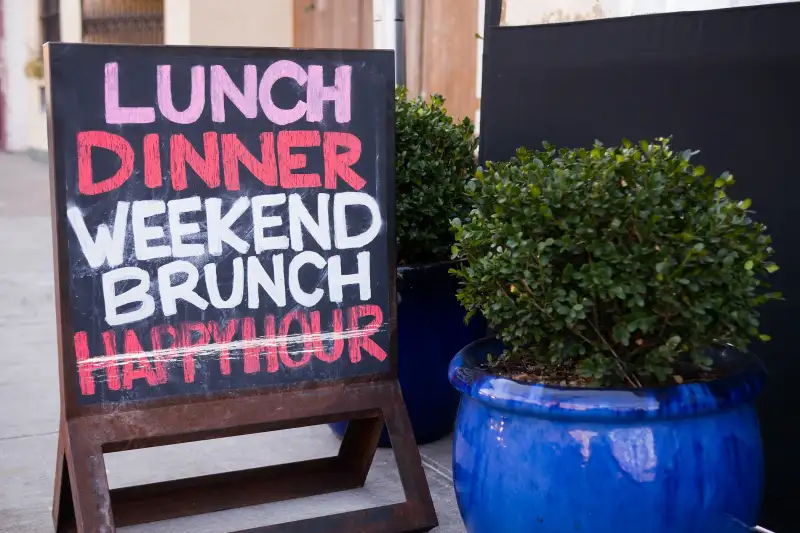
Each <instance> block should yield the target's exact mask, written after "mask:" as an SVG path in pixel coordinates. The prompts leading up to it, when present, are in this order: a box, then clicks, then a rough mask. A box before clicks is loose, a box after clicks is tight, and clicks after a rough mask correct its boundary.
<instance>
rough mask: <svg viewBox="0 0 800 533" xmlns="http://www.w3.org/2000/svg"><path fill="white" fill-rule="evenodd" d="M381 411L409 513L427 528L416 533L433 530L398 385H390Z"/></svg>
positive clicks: (426, 490)
mask: <svg viewBox="0 0 800 533" xmlns="http://www.w3.org/2000/svg"><path fill="white" fill-rule="evenodd" d="M382 409H383V416H384V417H385V419H386V429H387V430H388V432H389V439H390V440H391V442H392V450H394V457H395V461H397V471H398V473H399V474H400V481H401V482H402V484H403V492H404V493H405V495H406V502H407V503H408V505H409V508H410V513H411V514H412V515H415V516H419V517H420V519H421V522H422V523H424V524H426V525H429V526H430V527H427V529H424V528H423V529H420V530H419V531H428V530H430V529H433V528H434V527H436V526H437V525H439V522H438V520H437V518H436V510H435V509H434V507H433V499H432V498H431V491H430V488H429V487H428V480H427V478H426V477H425V470H424V469H423V467H422V458H421V457H420V455H419V448H418V447H417V442H416V440H415V439H414V430H413V429H412V428H411V419H410V418H409V417H408V412H407V411H406V407H405V403H403V395H402V393H401V391H400V385H399V384H398V383H397V382H394V391H393V393H392V394H391V398H390V399H389V401H388V402H387V404H386V405H384V406H383V407H382Z"/></svg>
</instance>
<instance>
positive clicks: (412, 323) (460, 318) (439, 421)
mask: <svg viewBox="0 0 800 533" xmlns="http://www.w3.org/2000/svg"><path fill="white" fill-rule="evenodd" d="M452 266H453V264H452V263H440V264H435V265H429V266H419V267H400V268H398V269H397V274H398V278H397V289H398V298H397V339H398V378H399V381H400V388H401V389H402V391H403V399H404V400H405V403H406V408H407V409H408V415H409V418H410V419H411V426H412V427H413V429H414V436H415V438H416V440H417V444H427V443H429V442H434V441H436V440H439V439H441V438H443V437H445V436H446V435H448V434H449V433H450V432H451V431H453V423H454V421H455V418H456V411H457V409H458V400H459V395H458V392H456V391H455V390H453V388H452V387H451V386H450V384H449V383H448V380H447V368H448V365H449V363H450V359H451V358H452V356H453V354H454V353H455V352H457V351H458V350H460V349H461V348H462V347H463V346H464V345H465V344H468V343H470V342H472V341H474V340H476V339H480V338H481V337H483V336H484V335H486V323H485V321H483V319H481V318H480V317H475V318H473V319H472V320H471V321H470V323H469V324H468V325H465V324H464V315H465V311H464V308H463V307H461V304H459V303H458V300H457V299H456V291H457V290H458V281H457V280H456V279H455V278H454V277H453V276H451V275H450V274H448V270H449V269H450V268H451V267H452ZM346 427H347V423H346V422H343V423H338V424H331V428H332V429H333V431H334V433H336V434H337V435H338V436H339V437H341V436H342V435H343V434H344V430H345V428H346ZM380 446H382V447H389V446H391V444H390V442H389V436H388V434H387V433H386V430H385V429H384V431H383V434H382V435H381V440H380Z"/></svg>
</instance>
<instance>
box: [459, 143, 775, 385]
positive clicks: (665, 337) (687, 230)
mask: <svg viewBox="0 0 800 533" xmlns="http://www.w3.org/2000/svg"><path fill="white" fill-rule="evenodd" d="M695 153H696V152H691V151H685V152H676V151H673V149H672V148H671V147H670V145H669V141H668V140H667V139H658V140H657V142H655V143H652V144H649V143H647V142H644V141H643V142H641V143H640V144H639V146H632V145H631V144H630V143H629V142H628V141H625V142H624V143H623V146H620V147H609V148H606V147H604V146H603V145H602V144H600V143H596V144H595V145H594V147H593V148H591V149H576V150H566V149H562V150H556V149H555V148H553V147H552V146H550V145H547V144H545V146H544V149H543V150H541V151H527V150H525V149H520V150H519V151H518V152H517V156H516V158H514V159H512V160H511V161H509V162H502V163H494V164H493V163H489V164H488V165H487V167H486V169H482V170H478V172H477V173H476V176H475V178H474V179H472V180H471V181H469V182H468V183H467V186H466V190H467V191H468V194H469V196H470V197H471V199H472V202H473V203H474V208H473V210H472V212H471V214H470V217H469V220H465V221H463V222H462V221H461V220H454V221H453V225H454V227H455V229H456V245H455V246H454V247H453V253H454V256H455V257H458V258H463V259H465V260H466V262H465V263H464V264H463V265H462V266H460V267H459V268H457V269H454V270H453V272H454V273H455V274H456V275H457V276H458V277H459V278H460V280H461V282H462V289H461V291H460V294H459V299H460V301H461V302H462V304H463V305H464V306H465V307H466V308H467V309H468V310H469V312H470V313H474V312H476V311H478V310H479V311H480V312H482V313H483V315H484V316H485V317H486V319H487V320H488V322H489V324H490V325H491V326H492V328H494V329H495V331H497V332H498V335H499V337H500V338H501V339H502V340H503V341H505V343H506V344H507V346H508V347H509V349H508V350H507V351H506V352H505V353H504V354H503V355H502V357H500V360H499V361H494V362H493V365H494V366H495V367H500V368H508V369H518V370H517V371H519V372H527V371H530V372H531V373H532V375H538V376H540V378H539V379H542V380H544V381H549V382H553V381H554V380H555V381H557V382H558V381H559V380H562V379H565V380H566V382H567V383H569V384H581V385H584V384H590V385H599V386H617V385H626V386H637V387H638V386H648V385H654V384H658V383H674V382H678V383H681V382H683V381H684V380H688V379H707V378H709V377H711V376H713V368H711V366H712V360H711V359H710V358H709V357H708V351H707V349H708V348H709V347H711V346H713V345H714V344H716V343H730V344H732V345H734V346H736V347H738V348H740V349H746V347H747V344H748V341H750V340H752V339H753V338H758V337H760V338H761V339H762V340H768V338H767V336H766V335H760V334H759V332H758V325H759V321H758V312H757V311H756V308H757V307H758V306H759V305H760V304H762V303H764V302H766V301H767V300H771V299H775V298H779V297H780V295H779V294H776V293H769V292H767V291H766V288H767V287H768V285H767V284H766V283H765V282H764V281H763V278H764V277H765V275H766V274H769V273H771V272H774V271H775V270H777V266H776V265H774V264H773V263H772V262H770V260H769V259H770V256H771V255H772V249H771V248H770V242H771V240H770V237H769V236H768V235H767V234H766V233H765V231H766V227H765V226H764V225H762V224H760V223H758V222H755V221H754V220H753V219H752V218H751V215H752V212H751V211H750V210H749V207H750V200H744V201H740V202H737V201H734V200H732V199H730V198H728V196H727V195H726V194H725V191H726V189H727V188H728V186H730V185H732V184H733V178H732V176H731V175H730V174H728V173H724V174H722V175H721V176H719V177H717V178H714V177H711V176H709V175H708V174H707V173H706V171H705V169H704V168H703V167H702V166H699V165H694V164H692V163H690V158H691V157H692V156H693V155H694V154H695ZM560 376H567V377H566V378H563V377H560ZM562 383H563V381H562Z"/></svg>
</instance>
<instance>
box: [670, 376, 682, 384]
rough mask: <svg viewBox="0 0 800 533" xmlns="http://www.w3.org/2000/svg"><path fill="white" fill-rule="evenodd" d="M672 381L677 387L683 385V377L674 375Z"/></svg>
mask: <svg viewBox="0 0 800 533" xmlns="http://www.w3.org/2000/svg"><path fill="white" fill-rule="evenodd" d="M672 379H674V380H675V383H677V384H678V385H682V384H683V376H679V375H678V374H675V375H674V376H672Z"/></svg>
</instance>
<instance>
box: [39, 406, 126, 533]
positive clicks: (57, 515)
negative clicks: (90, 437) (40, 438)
mask: <svg viewBox="0 0 800 533" xmlns="http://www.w3.org/2000/svg"><path fill="white" fill-rule="evenodd" d="M75 423H77V422H75ZM73 424H74V423H73ZM70 425H71V424H70V423H69V422H67V423H62V424H61V429H60V431H59V437H58V441H59V446H58V448H59V451H58V453H59V463H58V465H57V467H56V484H55V494H54V498H53V520H54V523H55V528H56V532H57V533H62V532H63V533H67V532H70V533H72V532H75V531H77V532H78V533H84V532H92V533H114V531H115V528H114V517H113V514H112V512H111V494H110V492H109V488H108V478H107V476H106V468H105V461H104V459H103V451H102V449H101V447H100V446H99V445H96V444H95V445H93V444H91V443H89V442H84V441H83V440H82V439H81V438H80V437H77V438H76V437H75V436H74V435H81V432H80V431H76V430H74V429H73V428H71V427H70Z"/></svg>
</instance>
